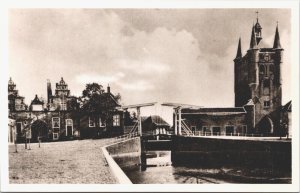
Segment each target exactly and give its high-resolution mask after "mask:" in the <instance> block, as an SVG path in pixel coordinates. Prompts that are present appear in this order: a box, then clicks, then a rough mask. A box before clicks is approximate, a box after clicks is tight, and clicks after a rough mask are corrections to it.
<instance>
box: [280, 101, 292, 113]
mask: <svg viewBox="0 0 300 193" xmlns="http://www.w3.org/2000/svg"><path fill="white" fill-rule="evenodd" d="M282 111H283V112H292V101H289V102H288V103H286V104H285V105H284V106H283V107H282Z"/></svg>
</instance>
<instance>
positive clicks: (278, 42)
mask: <svg viewBox="0 0 300 193" xmlns="http://www.w3.org/2000/svg"><path fill="white" fill-rule="evenodd" d="M273 48H277V49H281V44H280V37H279V32H278V21H277V26H276V31H275V38H274V44H273Z"/></svg>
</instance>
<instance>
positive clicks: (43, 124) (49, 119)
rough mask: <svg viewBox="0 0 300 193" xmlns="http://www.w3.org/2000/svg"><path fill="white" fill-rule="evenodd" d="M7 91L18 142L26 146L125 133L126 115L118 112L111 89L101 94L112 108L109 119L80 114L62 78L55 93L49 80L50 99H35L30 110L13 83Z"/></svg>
mask: <svg viewBox="0 0 300 193" xmlns="http://www.w3.org/2000/svg"><path fill="white" fill-rule="evenodd" d="M8 90H9V95H8V99H9V106H8V110H9V117H10V119H12V120H14V121H15V127H16V136H17V141H18V142H24V140H25V138H30V139H31V140H32V141H37V140H38V139H42V140H46V141H52V140H67V139H74V138H95V137H102V136H105V135H106V136H111V135H117V134H121V133H122V132H123V119H122V118H123V116H122V113H123V112H122V111H120V110H117V108H116V107H118V106H119V104H118V102H117V101H116V100H115V99H114V95H113V94H112V93H111V92H110V87H108V89H107V92H103V93H102V94H101V95H102V98H103V100H105V101H106V102H107V103H109V104H110V105H111V109H112V111H111V113H110V114H109V117H108V116H103V115H102V114H95V113H90V112H85V111H81V109H80V104H79V101H78V98H77V97H75V96H71V94H70V90H69V89H68V84H67V83H66V82H65V81H64V79H63V78H61V80H60V81H59V82H58V83H56V85H55V91H54V92H52V87H51V83H50V81H49V80H48V81H47V99H41V98H39V97H38V96H37V95H35V97H34V99H33V100H32V101H31V104H30V106H29V107H28V108H27V106H26V105H25V104H24V102H23V100H24V97H21V96H19V94H18V91H17V90H16V84H15V83H14V82H13V81H12V80H11V79H10V80H9V82H8Z"/></svg>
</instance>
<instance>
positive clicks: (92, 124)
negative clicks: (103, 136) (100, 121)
mask: <svg viewBox="0 0 300 193" xmlns="http://www.w3.org/2000/svg"><path fill="white" fill-rule="evenodd" d="M89 127H96V124H95V118H93V117H92V118H91V117H89Z"/></svg>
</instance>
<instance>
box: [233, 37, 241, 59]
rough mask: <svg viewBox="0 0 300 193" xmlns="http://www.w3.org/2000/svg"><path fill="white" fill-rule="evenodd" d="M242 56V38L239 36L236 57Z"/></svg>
mask: <svg viewBox="0 0 300 193" xmlns="http://www.w3.org/2000/svg"><path fill="white" fill-rule="evenodd" d="M240 57H242V46H241V38H239V44H238V49H237V52H236V57H235V58H240Z"/></svg>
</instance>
